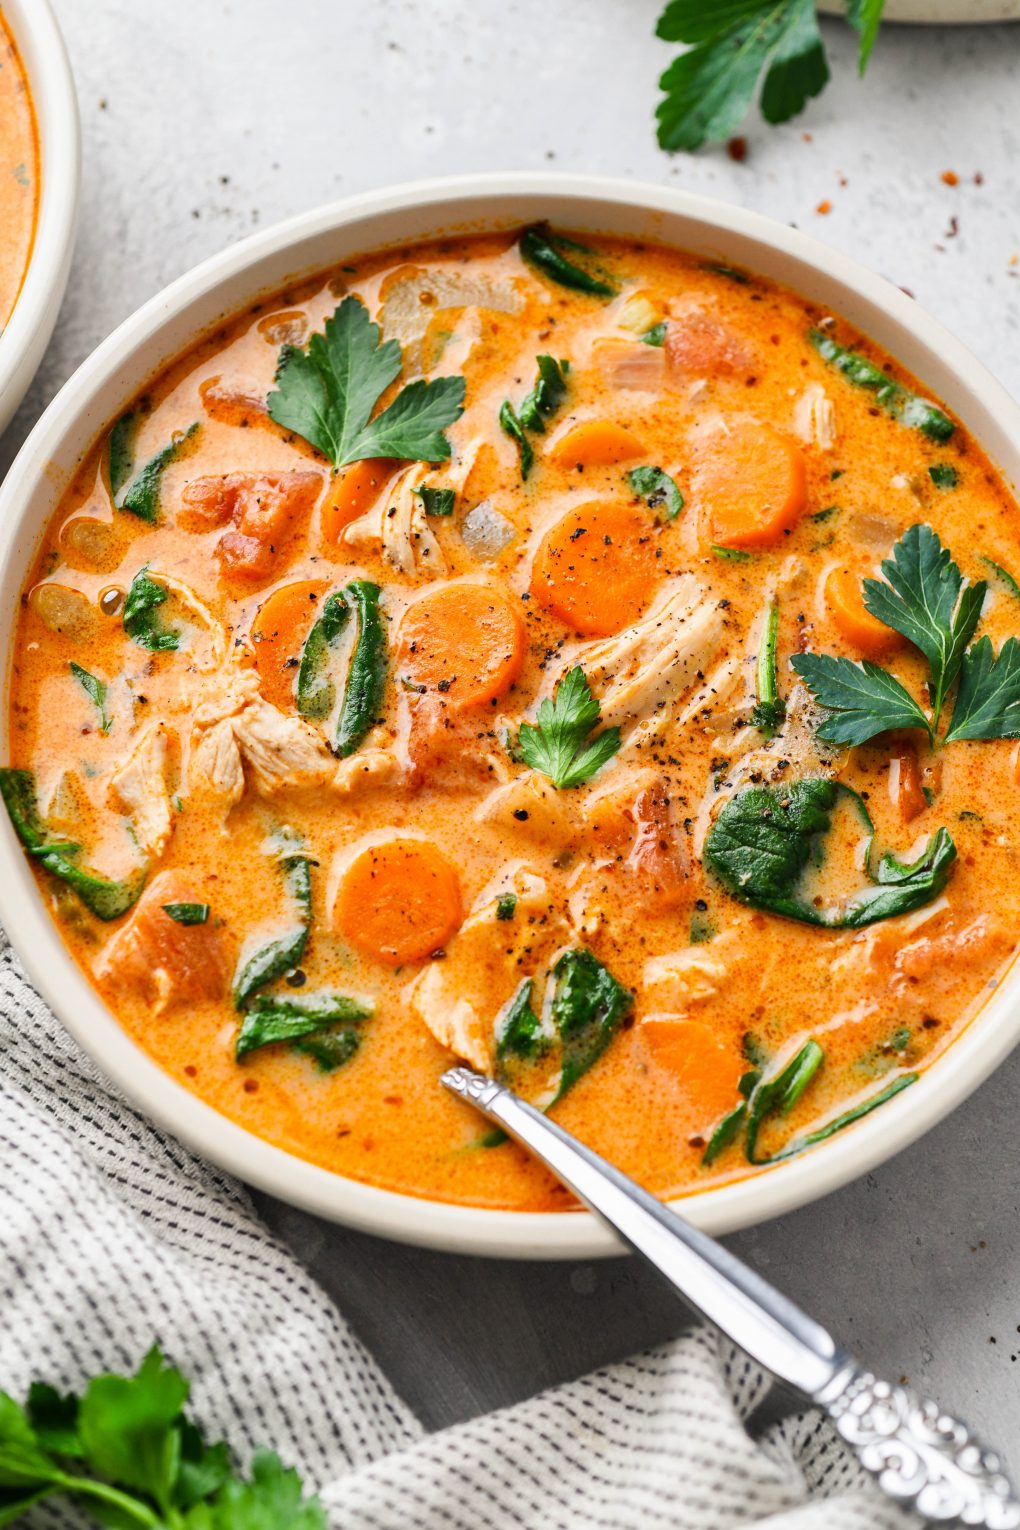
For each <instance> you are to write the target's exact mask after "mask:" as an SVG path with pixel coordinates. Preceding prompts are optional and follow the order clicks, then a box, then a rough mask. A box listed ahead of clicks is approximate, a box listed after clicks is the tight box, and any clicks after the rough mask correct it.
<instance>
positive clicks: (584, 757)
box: [517, 664, 620, 791]
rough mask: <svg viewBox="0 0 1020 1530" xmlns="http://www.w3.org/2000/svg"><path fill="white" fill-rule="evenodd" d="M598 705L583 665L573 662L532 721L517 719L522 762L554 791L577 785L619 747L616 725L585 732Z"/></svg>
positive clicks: (597, 713) (595, 718) (597, 712)
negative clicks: (592, 735)
mask: <svg viewBox="0 0 1020 1530" xmlns="http://www.w3.org/2000/svg"><path fill="white" fill-rule="evenodd" d="M601 711H602V708H601V706H600V705H599V703H598V701H597V700H596V699H595V697H594V696H593V695H592V691H591V686H590V685H589V684H588V681H587V678H586V676H585V673H584V670H583V669H582V668H581V666H580V664H575V665H574V667H573V669H571V670H568V671H567V673H566V674H565V675H564V677H563V679H562V680H560V681H559V683H558V685H557V686H556V692H555V695H554V696H553V698H552V700H550V699H549V697H548V696H547V697H546V698H545V699H544V700H543V701H542V703H541V704H540V706H539V708H538V719H537V721H536V722H534V723H521V729H520V734H519V736H518V741H517V748H518V750H519V751H520V755H521V758H522V759H523V761H524V763H525V764H526V765H530V766H531V767H532V769H533V770H540V771H541V772H542V773H543V775H546V776H548V777H549V779H550V781H551V782H552V783H553V785H554V786H555V787H556V788H557V790H559V791H566V790H568V789H569V788H570V787H573V786H581V785H583V783H584V782H585V781H587V780H589V779H590V778H591V777H592V776H593V775H595V773H596V771H599V770H601V768H602V766H603V765H605V764H606V763H607V762H608V761H609V760H611V759H612V757H613V755H614V754H615V753H616V751H617V750H618V749H619V747H620V730H619V728H616V727H613V728H603V730H602V732H601V733H596V734H595V736H594V738H591V737H589V735H590V734H591V731H592V729H593V728H594V726H595V724H596V723H597V722H598V720H599V716H600V715H601Z"/></svg>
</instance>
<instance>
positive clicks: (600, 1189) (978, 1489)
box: [442, 1068, 1020, 1530]
mask: <svg viewBox="0 0 1020 1530" xmlns="http://www.w3.org/2000/svg"><path fill="white" fill-rule="evenodd" d="M442 1082H443V1084H444V1085H445V1087H446V1088H447V1089H449V1091H450V1092H451V1094H456V1095H459V1096H460V1098H461V1099H463V1100H466V1101H467V1102H468V1103H469V1104H471V1105H474V1106H475V1107H476V1109H478V1110H479V1111H480V1112H481V1113H482V1115H484V1116H487V1117H488V1119H489V1120H490V1121H493V1122H495V1123H496V1124H497V1125H498V1126H501V1127H502V1128H503V1130H504V1131H505V1132H507V1133H509V1135H510V1136H511V1137H514V1138H515V1139H516V1140H517V1141H518V1142H519V1143H521V1145H522V1146H523V1147H526V1148H527V1149H528V1150H529V1151H530V1152H532V1153H534V1155H535V1157H536V1158H539V1159H541V1161H542V1162H543V1163H544V1164H545V1165H546V1167H547V1168H549V1169H551V1170H552V1172H553V1173H554V1174H555V1175H556V1177H557V1179H559V1180H562V1182H563V1183H564V1184H565V1185H567V1186H568V1187H569V1188H570V1189H571V1190H573V1192H574V1194H575V1195H576V1196H577V1197H578V1199H579V1200H581V1201H583V1202H584V1204H585V1205H586V1206H587V1207H588V1208H589V1209H590V1210H591V1211H594V1212H595V1214H596V1216H599V1217H601V1219H602V1221H603V1222H606V1223H608V1225H609V1226H610V1227H611V1228H612V1229H613V1230H614V1231H615V1232H617V1233H618V1234H619V1236H620V1237H621V1238H622V1239H623V1240H624V1242H625V1243H628V1244H630V1246H631V1248H632V1249H633V1250H634V1251H635V1253H638V1254H640V1255H641V1256H642V1257H643V1258H644V1259H646V1260H647V1261H648V1262H649V1264H651V1265H653V1266H654V1268H655V1269H657V1270H658V1271H659V1273H660V1274H661V1275H664V1276H665V1278H666V1279H667V1280H668V1281H669V1283H670V1284H671V1285H672V1286H673V1287H674V1289H675V1290H676V1291H678V1292H679V1293H680V1295H681V1296H682V1297H683V1298H684V1300H685V1301H686V1302H688V1303H689V1304H690V1305H691V1306H692V1307H694V1308H695V1309H696V1311H698V1312H700V1313H701V1314H702V1316H703V1317H706V1318H707V1319H708V1320H709V1322H711V1323H714V1324H715V1326H716V1327H717V1328H719V1329H721V1330H722V1332H723V1333H724V1334H726V1335H727V1337H728V1338H730V1339H732V1340H733V1342H734V1343H735V1344H738V1345H739V1346H740V1348H741V1349H743V1350H745V1351H746V1352H747V1354H749V1355H750V1356H751V1357H752V1359H754V1360H757V1361H758V1362H759V1363H760V1364H761V1365H763V1366H765V1368H766V1369H767V1370H769V1371H771V1372H772V1374H773V1375H774V1376H778V1377H780V1378H781V1379H782V1380H783V1381H785V1382H788V1383H789V1384H790V1385H791V1386H793V1387H795V1388H796V1389H797V1391H799V1392H801V1393H803V1394H804V1395H805V1396H806V1397H808V1398H810V1399H811V1401H812V1402H813V1403H816V1404H817V1405H818V1406H820V1407H822V1408H824V1409H825V1411H826V1412H827V1413H828V1414H829V1416H830V1418H832V1420H833V1421H834V1423H835V1425H836V1428H837V1429H838V1431H839V1433H840V1434H841V1435H842V1437H843V1439H844V1440H845V1441H846V1442H847V1444H848V1445H851V1446H852V1447H853V1449H854V1450H855V1451H856V1453H857V1455H858V1457H859V1459H860V1461H861V1463H862V1465H863V1466H865V1467H866V1468H867V1470H868V1471H869V1472H873V1473H874V1475H875V1477H876V1478H877V1479H878V1483H879V1486H880V1487H881V1488H882V1489H883V1490H884V1491H885V1492H886V1493H887V1494H888V1495H889V1497H890V1498H893V1499H895V1501H896V1502H897V1503H898V1504H900V1505H901V1506H902V1507H904V1508H912V1509H914V1510H916V1512H917V1513H918V1514H919V1515H921V1517H922V1518H923V1519H926V1520H928V1521H930V1522H931V1521H934V1522H937V1523H940V1524H945V1523H953V1522H956V1523H958V1524H962V1525H974V1526H985V1527H986V1530H1020V1500H1018V1499H1017V1497H1016V1494H1015V1492H1014V1490H1013V1487H1012V1484H1011V1483H1010V1481H1009V1479H1008V1477H1007V1476H1006V1474H1005V1472H1004V1471H1003V1469H1002V1465H1001V1462H1000V1460H999V1457H998V1456H997V1455H996V1454H995V1453H994V1451H991V1450H987V1449H985V1447H984V1446H983V1445H982V1444H981V1443H980V1442H979V1441H978V1440H975V1439H974V1438H973V1436H972V1435H971V1433H970V1430H969V1429H968V1428H967V1426H966V1425H965V1424H962V1423H960V1422H959V1420H957V1419H954V1418H951V1417H950V1416H949V1415H948V1414H947V1413H943V1412H942V1410H941V1409H940V1408H939V1407H938V1406H937V1404H936V1403H933V1402H922V1401H920V1400H919V1399H918V1398H916V1397H915V1396H914V1395H913V1394H912V1393H911V1392H909V1391H907V1390H906V1389H905V1388H904V1387H899V1386H892V1385H890V1383H889V1382H887V1381H880V1380H878V1379H877V1378H876V1377H875V1376H873V1375H872V1373H871V1372H870V1371H867V1370H865V1369H864V1368H863V1367H862V1366H860V1365H859V1364H858V1363H857V1361H856V1360H855V1359H854V1358H853V1356H852V1355H850V1354H848V1353H847V1352H846V1351H845V1350H842V1349H840V1348H839V1347H838V1345H837V1344H836V1341H835V1340H834V1339H833V1337H832V1335H831V1334H829V1333H827V1332H826V1330H825V1329H824V1328H823V1327H822V1326H821V1324H819V1323H816V1322H815V1321H814V1319H813V1318H810V1317H808V1315H807V1313H805V1312H802V1311H801V1310H800V1308H799V1307H797V1306H795V1305H794V1303H793V1302H791V1301H788V1300H787V1298H786V1297H785V1296H782V1295H781V1294H780V1293H779V1292H778V1291H776V1290H775V1289H774V1288H773V1287H772V1286H770V1285H769V1284H768V1282H767V1281H764V1280H762V1278H761V1276H760V1275H756V1274H755V1272H754V1271H753V1270H751V1269H749V1268H748V1267H747V1265H746V1264H742V1263H741V1261H740V1260H739V1259H737V1258H735V1257H734V1255H733V1254H731V1253H729V1251H728V1250H727V1249H725V1248H723V1246H722V1245H721V1244H720V1243H716V1241H715V1240H714V1238H710V1237H708V1236H707V1234H705V1233H703V1232H699V1231H698V1229H697V1228H696V1227H692V1226H691V1225H690V1223H689V1222H685V1221H684V1219H683V1218H682V1217H679V1216H677V1214H676V1212H675V1211H671V1210H669V1208H668V1207H666V1206H664V1205H663V1204H662V1202H661V1201H658V1200H656V1198H655V1196H653V1195H649V1193H648V1192H647V1190H642V1189H641V1187H640V1185H637V1184H635V1183H634V1181H633V1180H632V1179H628V1178H627V1176H626V1174H621V1173H620V1171H619V1169H614V1168H613V1166H612V1164H609V1163H607V1162H606V1161H605V1159H604V1158H600V1157H599V1155H598V1154H597V1153H593V1152H592V1151H591V1149H590V1148H586V1147H585V1146H584V1145H583V1144H582V1143H580V1142H578V1141H577V1139H576V1138H575V1137H572V1136H571V1135H570V1133H569V1132H565V1131H564V1130H563V1128H562V1127H560V1126H557V1125H556V1124H555V1122H553V1121H550V1120H548V1119H547V1117H545V1116H543V1115H542V1114H541V1112H540V1111H537V1110H536V1109H535V1108H534V1107H533V1106H531V1105H528V1104H526V1103H525V1101H524V1100H521V1099H518V1097H517V1095H515V1094H513V1093H512V1092H511V1091H510V1090H509V1089H506V1088H504V1086H503V1085H502V1084H498V1083H496V1081H495V1080H494V1079H491V1078H486V1076H485V1075H484V1074H482V1073H473V1072H472V1071H471V1069H470V1068H451V1069H450V1070H449V1071H448V1072H447V1073H444V1074H443V1078H442Z"/></svg>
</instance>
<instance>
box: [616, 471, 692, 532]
mask: <svg viewBox="0 0 1020 1530" xmlns="http://www.w3.org/2000/svg"><path fill="white" fill-rule="evenodd" d="M627 482H628V483H629V484H630V486H631V488H632V489H633V490H634V493H635V494H636V495H637V496H638V498H639V499H643V500H644V502H645V504H646V505H647V506H648V508H649V510H661V511H662V515H663V519H664V520H667V521H675V520H676V518H677V516H678V515H679V514H680V511H681V510H682V509H683V507H684V497H683V495H682V494H681V493H680V490H679V488H678V487H677V484H676V480H675V479H673V478H670V476H669V474H668V473H664V472H663V471H662V469H661V468H658V467H636V468H631V470H630V472H629V473H628V474H627Z"/></svg>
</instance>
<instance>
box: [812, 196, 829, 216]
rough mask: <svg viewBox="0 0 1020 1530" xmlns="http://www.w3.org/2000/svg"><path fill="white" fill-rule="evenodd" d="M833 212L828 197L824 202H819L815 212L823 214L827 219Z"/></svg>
mask: <svg viewBox="0 0 1020 1530" xmlns="http://www.w3.org/2000/svg"><path fill="white" fill-rule="evenodd" d="M831 211H832V203H831V202H830V201H829V199H828V197H826V199H825V201H824V202H819V204H818V206H817V207H816V208H815V212H816V213H821V215H822V217H823V218H827V217H828V215H829V213H831Z"/></svg>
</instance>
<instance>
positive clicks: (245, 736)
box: [233, 697, 336, 796]
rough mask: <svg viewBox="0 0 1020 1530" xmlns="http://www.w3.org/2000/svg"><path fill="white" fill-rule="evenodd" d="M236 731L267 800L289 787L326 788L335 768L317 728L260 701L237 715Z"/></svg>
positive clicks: (334, 763) (236, 737) (259, 699)
mask: <svg viewBox="0 0 1020 1530" xmlns="http://www.w3.org/2000/svg"><path fill="white" fill-rule="evenodd" d="M233 728H234V737H235V739H236V740H237V743H238V746H239V748H240V750H241V754H242V755H243V757H244V762H245V764H246V765H248V766H250V768H251V772H252V776H253V778H254V782H255V786H256V789H257V790H258V791H260V792H262V793H263V795H265V796H271V795H272V793H273V792H275V791H279V790H281V788H283V787H288V786H318V785H325V783H326V782H327V781H328V780H329V778H330V776H331V775H332V774H333V772H334V770H335V768H336V762H335V760H334V759H333V756H332V755H331V754H330V752H329V750H328V749H327V748H326V746H325V744H324V743H323V742H322V739H321V738H320V736H319V734H318V733H316V731H315V729H314V728H312V727H310V726H309V725H308V723H306V722H302V721H301V719H300V718H299V717H288V716H287V715H286V714H285V713H283V712H281V711H280V710H279V709H278V708H277V707H274V706H271V705H270V703H269V702H268V701H263V700H262V698H261V697H258V698H257V699H256V700H255V701H252V702H250V703H249V705H248V706H246V707H245V708H244V711H243V712H239V713H238V715H237V717H236V718H234V720H233Z"/></svg>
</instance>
